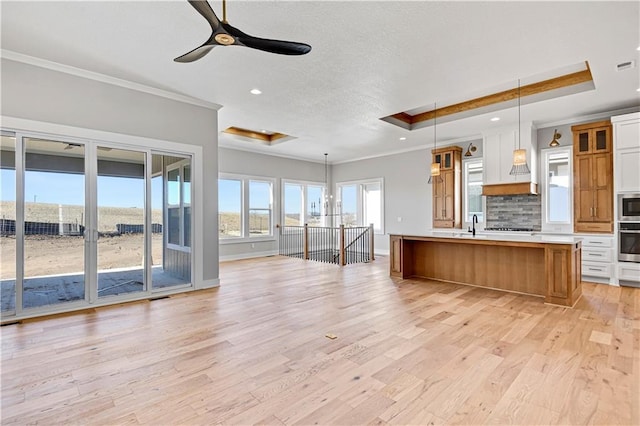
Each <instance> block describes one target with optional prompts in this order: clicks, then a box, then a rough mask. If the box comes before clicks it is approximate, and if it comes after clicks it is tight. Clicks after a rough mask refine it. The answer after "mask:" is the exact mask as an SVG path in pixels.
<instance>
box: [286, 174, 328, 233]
mask: <svg viewBox="0 0 640 426" xmlns="http://www.w3.org/2000/svg"><path fill="white" fill-rule="evenodd" d="M287 184H289V185H297V186H300V187H301V189H302V190H301V194H300V222H301V223H300V224H299V225H291V226H304V225H305V222H306V218H307V216H308V215H309V214H310V213H309V212H308V211H307V204H308V203H307V199H308V198H309V187H310V186H315V187H320V188H322V196H321V199H322V200H324V199H325V197H326V196H327V186H326V184H325V183H324V182H314V181H307V180H297V179H282V184H281V191H280V193H281V194H282V196H281V197H280V212H281V214H280V221H281V223H282V225H283V226H286V224H285V215H286V214H287V211H286V209H285V203H286V202H287V200H286V195H285V193H286V191H285V187H286V185H287ZM319 209H320V210H319V214H320V216H319V217H320V218H321V223H320V224H319V225H317V226H318V227H325V226H329V224H328V223H327V217H328V216H327V213H329V212H326V211H325V207H324V202H322V203H321V205H320V206H319ZM310 226H313V225H310Z"/></svg>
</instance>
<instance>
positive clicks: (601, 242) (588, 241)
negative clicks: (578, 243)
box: [582, 236, 613, 248]
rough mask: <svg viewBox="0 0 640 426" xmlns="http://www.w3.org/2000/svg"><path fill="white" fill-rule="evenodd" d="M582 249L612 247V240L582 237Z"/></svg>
mask: <svg viewBox="0 0 640 426" xmlns="http://www.w3.org/2000/svg"><path fill="white" fill-rule="evenodd" d="M582 246H583V247H609V248H610V247H613V238H602V237H600V238H598V237H591V236H589V237H584V239H583V240H582Z"/></svg>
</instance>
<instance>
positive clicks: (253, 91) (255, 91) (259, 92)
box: [251, 89, 262, 95]
mask: <svg viewBox="0 0 640 426" xmlns="http://www.w3.org/2000/svg"><path fill="white" fill-rule="evenodd" d="M261 93H262V90H260V89H251V94H252V95H259V94H261Z"/></svg>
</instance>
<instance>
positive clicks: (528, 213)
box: [486, 195, 542, 231]
mask: <svg viewBox="0 0 640 426" xmlns="http://www.w3.org/2000/svg"><path fill="white" fill-rule="evenodd" d="M486 227H487V228H533V230H534V231H540V229H541V227H542V201H541V198H540V196H539V195H495V196H488V197H487V224H486Z"/></svg>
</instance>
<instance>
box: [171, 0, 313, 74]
mask: <svg viewBox="0 0 640 426" xmlns="http://www.w3.org/2000/svg"><path fill="white" fill-rule="evenodd" d="M188 1H189V4H191V6H193V8H194V9H195V10H197V11H198V13H200V15H202V16H203V17H204V19H206V20H207V22H209V25H211V37H209V39H208V40H207V41H205V42H204V43H203V44H202V46H199V47H196V48H195V49H193V50H192V51H190V52H188V53H185V54H184V55H182V56H178V57H177V58H175V59H174V61H175V62H193V61H195V60H198V59H200V58H202V57H203V56H204V55H206V54H207V53H209V52H210V51H211V49H213V48H214V47H216V46H245V47H250V48H252V49H258V50H263V51H265V52H270V53H278V54H280V55H304V54H306V53H309V52H310V51H311V46H309V45H308V44H306V43H297V42H295V41H283V40H271V39H266V38H258V37H254V36H250V35H249V34H245V33H243V32H242V31H240V30H239V29H237V28H235V27H232V26H231V25H230V24H229V23H228V22H227V1H226V0H222V21H220V20H219V19H218V17H217V16H216V14H215V12H214V11H213V9H212V8H211V6H210V5H209V3H208V2H207V1H206V0H188Z"/></svg>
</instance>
